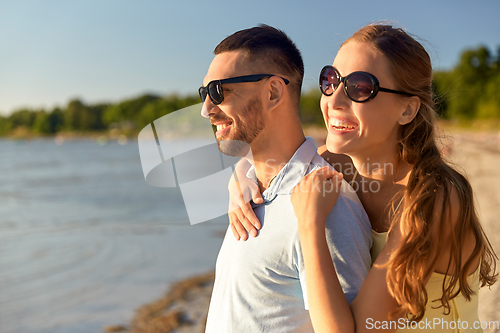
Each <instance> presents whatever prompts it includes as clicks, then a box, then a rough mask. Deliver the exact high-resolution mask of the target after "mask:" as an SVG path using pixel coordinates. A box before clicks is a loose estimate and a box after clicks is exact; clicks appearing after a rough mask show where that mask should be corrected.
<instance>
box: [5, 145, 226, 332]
mask: <svg viewBox="0 0 500 333" xmlns="http://www.w3.org/2000/svg"><path fill="white" fill-rule="evenodd" d="M227 225H228V220H227V216H223V217H221V218H218V219H215V220H212V221H209V222H205V223H201V224H198V225H194V226H191V225H190V224H189V221H188V216H187V212H186V208H185V206H184V203H183V200H182V196H181V194H180V191H179V189H178V188H156V187H152V186H149V185H148V184H147V183H146V182H145V180H144V175H143V172H142V169H141V162H140V157H139V150H138V145H137V141H129V142H127V143H125V142H123V141H122V142H121V144H118V143H117V142H116V141H110V142H103V141H100V142H97V141H96V140H91V139H85V140H73V141H66V142H62V141H54V140H53V139H38V140H28V141H12V140H0V332H2V333H9V332H23V333H29V332H37V333H38V332H42V333H44V332H47V333H48V332H51V333H63V332H71V333H76V332H85V333H88V332H102V331H103V327H104V326H106V325H113V324H127V323H128V322H129V320H130V319H131V318H132V316H133V312H134V309H136V308H138V307H139V306H140V305H142V304H144V303H146V302H149V301H152V300H154V299H155V298H158V297H160V296H161V295H162V294H163V293H164V292H165V291H166V290H167V289H168V286H169V285H170V284H171V283H172V282H175V281H178V280H181V279H183V278H186V277H189V276H192V275H195V274H201V273H205V272H208V271H210V270H212V269H214V267H215V260H216V256H217V253H218V251H219V248H220V246H221V243H222V238H221V233H222V232H223V231H224V230H225V229H227Z"/></svg>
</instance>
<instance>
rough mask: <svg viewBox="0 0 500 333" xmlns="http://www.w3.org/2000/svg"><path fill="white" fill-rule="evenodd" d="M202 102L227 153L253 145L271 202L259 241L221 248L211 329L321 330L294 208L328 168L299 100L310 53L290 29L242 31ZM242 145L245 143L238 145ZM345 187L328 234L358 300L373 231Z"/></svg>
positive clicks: (258, 209)
mask: <svg viewBox="0 0 500 333" xmlns="http://www.w3.org/2000/svg"><path fill="white" fill-rule="evenodd" d="M214 53H215V55H216V56H215V58H214V60H213V61H212V63H211V65H210V68H209V69H208V72H207V75H206V77H205V79H204V82H203V84H204V86H203V87H201V88H200V96H201V98H202V101H203V102H204V105H203V112H202V113H204V114H205V116H208V117H210V121H211V123H212V124H213V125H215V126H216V127H217V132H216V138H217V141H218V142H219V147H220V150H221V151H222V152H223V153H225V154H230V155H238V154H239V153H240V150H241V148H242V147H241V145H239V144H237V143H236V144H235V143H234V142H235V141H232V140H238V141H242V142H246V143H247V144H249V145H250V148H251V152H252V154H253V166H252V167H251V168H250V170H249V171H248V173H247V176H248V177H249V178H250V179H252V180H254V181H255V182H256V183H257V184H258V186H259V189H260V191H261V192H262V197H263V199H264V203H263V204H260V205H254V211H255V214H256V215H257V217H258V218H259V220H260V222H261V225H262V227H261V230H260V235H259V237H256V238H251V239H249V240H248V241H246V242H238V241H237V240H236V239H235V238H234V237H233V235H232V234H231V230H230V228H228V231H227V233H226V237H225V239H224V242H223V244H222V248H221V250H220V253H219V256H218V259H217V265H216V279H215V285H214V290H213V294H212V299H211V302H210V309H209V314H208V319H207V326H206V332H214V333H221V332H238V333H240V332H252V333H253V332H313V328H312V324H311V320H310V317H309V313H308V311H307V296H306V282H305V270H304V264H303V259H302V251H301V248H300V241H299V236H298V231H297V219H296V217H295V215H294V211H293V206H292V205H291V202H290V193H291V191H292V189H293V188H294V186H295V185H297V184H298V183H299V181H300V180H301V179H302V178H303V177H304V176H305V175H306V174H308V173H309V172H311V171H312V170H314V169H317V168H319V167H323V166H326V165H328V164H327V162H325V161H324V160H323V159H322V158H321V157H320V156H319V155H318V154H317V153H316V146H315V145H314V143H313V142H312V140H311V139H309V138H308V139H307V140H306V138H305V137H304V133H303V131H302V126H301V123H300V119H299V100H300V91H301V85H302V79H303V75H304V66H303V62H302V58H301V55H300V52H299V51H298V50H297V48H296V46H295V44H294V43H293V42H292V41H291V40H290V39H289V38H288V37H287V36H286V35H285V34H284V33H283V32H282V31H280V30H277V29H275V28H272V27H269V26H265V25H262V26H259V27H254V28H251V29H246V30H242V31H238V32H236V33H234V34H233V35H231V36H229V37H227V38H226V39H224V40H223V41H222V42H221V43H220V44H219V45H218V46H217V47H216V48H215V50H214ZM236 142H237V141H236ZM346 186H347V184H344V186H342V189H343V191H342V192H341V194H340V197H339V199H338V200H337V203H336V205H335V207H334V209H333V210H332V212H331V213H330V214H329V216H328V219H327V222H326V229H327V237H328V243H329V248H330V252H331V255H332V258H333V261H334V263H335V267H336V270H337V273H338V275H339V280H340V282H341V285H342V288H343V290H344V293H345V295H346V297H347V299H348V301H349V302H351V301H352V300H353V299H354V298H355V297H356V295H357V293H358V291H359V288H360V287H361V284H362V282H363V280H364V278H365V277H366V275H367V273H368V269H369V267H370V262H371V260H370V253H369V249H370V246H371V229H370V224H369V221H368V218H367V216H366V213H365V212H364V210H363V208H362V206H361V203H360V202H359V200H358V199H357V197H356V195H355V193H354V192H352V191H345V189H346Z"/></svg>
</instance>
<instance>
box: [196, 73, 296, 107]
mask: <svg viewBox="0 0 500 333" xmlns="http://www.w3.org/2000/svg"><path fill="white" fill-rule="evenodd" d="M271 76H275V75H274V74H254V75H243V76H237V77H231V78H229V79H223V80H214V81H210V82H209V83H208V84H207V86H206V87H200V89H198V93H199V94H200V98H201V101H202V102H203V103H205V99H206V98H207V95H208V96H209V97H210V100H211V101H212V103H213V104H214V105H219V104H220V103H222V102H223V101H224V94H223V93H222V85H223V84H225V83H242V82H257V81H260V80H262V79H263V78H265V77H271ZM280 77H281V76H280ZM281 79H283V81H284V82H285V84H289V83H290V81H288V80H287V79H285V78H283V77H281Z"/></svg>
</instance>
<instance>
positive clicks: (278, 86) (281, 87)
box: [266, 76, 285, 109]
mask: <svg viewBox="0 0 500 333" xmlns="http://www.w3.org/2000/svg"><path fill="white" fill-rule="evenodd" d="M266 87H267V90H266V103H267V106H268V108H269V109H274V108H275V107H276V106H278V105H279V104H281V101H282V100H283V95H284V93H285V82H283V80H282V79H281V78H279V77H277V76H272V77H270V78H269V81H268V84H267V85H266Z"/></svg>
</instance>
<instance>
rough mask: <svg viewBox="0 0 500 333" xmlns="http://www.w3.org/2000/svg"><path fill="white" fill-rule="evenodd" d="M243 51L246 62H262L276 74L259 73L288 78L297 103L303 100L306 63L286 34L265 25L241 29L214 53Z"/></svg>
mask: <svg viewBox="0 0 500 333" xmlns="http://www.w3.org/2000/svg"><path fill="white" fill-rule="evenodd" d="M239 50H244V51H246V54H245V60H247V61H249V62H253V61H258V60H262V65H263V66H265V68H268V70H270V71H271V70H272V71H273V72H272V73H255V74H276V75H281V76H283V77H285V78H287V79H288V80H289V81H290V88H291V89H292V91H293V93H295V94H296V98H297V100H299V99H300V90H301V87H302V80H303V78H304V62H303V61H302V56H301V55H300V51H299V50H298V49H297V46H295V43H294V42H292V40H291V39H290V38H288V36H287V35H286V34H285V33H284V32H283V31H281V30H278V29H276V28H274V27H271V26H268V25H265V24H261V25H259V26H258V27H253V28H250V29H245V30H240V31H237V32H235V33H234V34H232V35H231V36H229V37H227V38H225V39H224V40H223V41H222V42H220V43H219V45H217V47H216V48H215V50H214V54H215V55H218V54H220V53H224V52H230V51H239ZM292 95H293V94H292Z"/></svg>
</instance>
